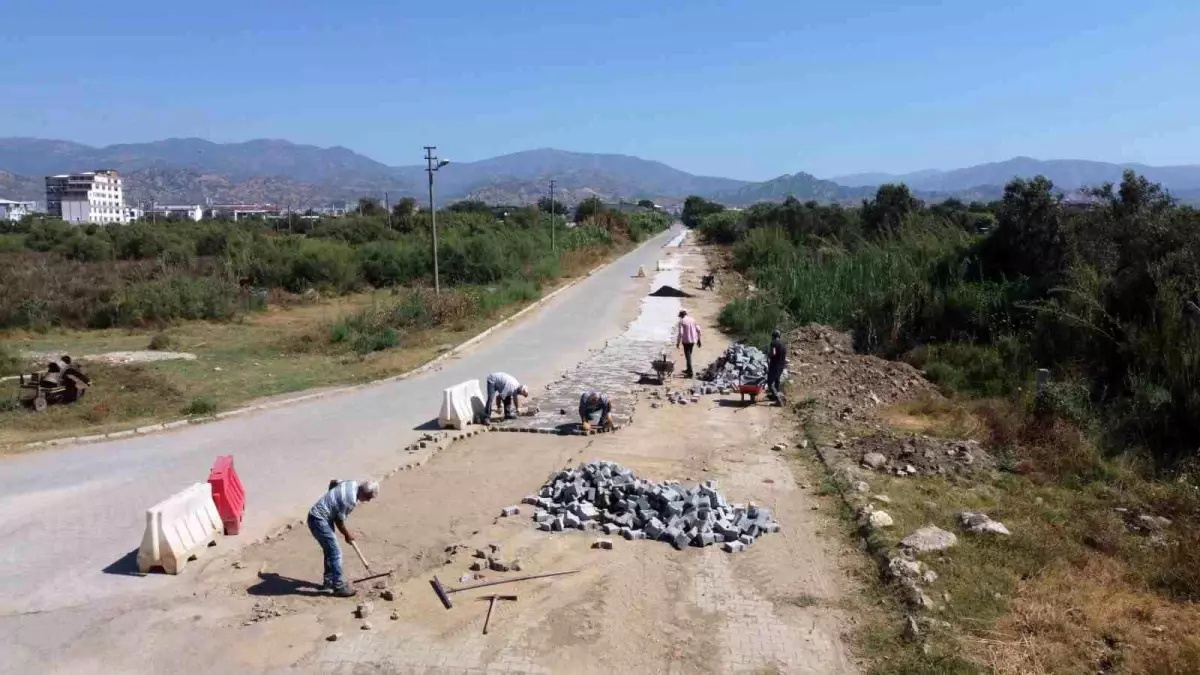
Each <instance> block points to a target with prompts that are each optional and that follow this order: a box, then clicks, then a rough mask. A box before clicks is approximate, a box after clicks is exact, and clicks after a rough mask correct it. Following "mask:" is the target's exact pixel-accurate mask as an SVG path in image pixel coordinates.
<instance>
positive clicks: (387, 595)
mask: <svg viewBox="0 0 1200 675" xmlns="http://www.w3.org/2000/svg"><path fill="white" fill-rule="evenodd" d="M379 597H381V598H383V599H384V600H387V601H388V602H391V601H393V600H395V599H396V593H395V591H393V590H392V589H390V588H389V589H387V590H385V591H384V592H382V593H380V594H379Z"/></svg>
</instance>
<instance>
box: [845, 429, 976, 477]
mask: <svg viewBox="0 0 1200 675" xmlns="http://www.w3.org/2000/svg"><path fill="white" fill-rule="evenodd" d="M835 445H836V444H835ZM834 450H835V451H836V450H838V449H837V448H834ZM841 451H842V452H845V453H846V455H847V456H848V458H849V459H852V460H854V459H857V460H858V463H859V465H860V466H862V467H863V468H865V469H870V470H872V471H880V472H883V473H889V474H893V475H896V476H913V475H922V476H944V475H947V474H958V475H963V476H967V475H972V474H975V473H979V472H987V471H990V470H991V469H992V468H993V466H994V464H995V463H994V461H993V460H992V457H991V456H990V455H989V454H988V453H987V452H986V451H984V449H983V447H982V446H981V445H980V444H979V442H978V441H973V440H960V441H950V440H942V439H937V438H930V437H929V436H925V435H922V434H911V435H909V436H907V437H897V436H895V435H893V434H890V433H887V432H878V433H875V434H872V435H870V436H864V437H862V438H858V439H855V440H854V442H853V443H852V444H849V447H846V444H843V447H842V448H841Z"/></svg>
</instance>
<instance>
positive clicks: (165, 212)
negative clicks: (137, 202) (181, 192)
mask: <svg viewBox="0 0 1200 675" xmlns="http://www.w3.org/2000/svg"><path fill="white" fill-rule="evenodd" d="M146 214H148V215H155V216H160V217H162V218H168V217H170V216H179V217H183V218H188V219H191V220H195V221H200V220H203V219H204V207H203V206H200V205H199V204H195V205H193V206H155V207H153V208H150V209H147V210H146Z"/></svg>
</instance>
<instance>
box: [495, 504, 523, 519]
mask: <svg viewBox="0 0 1200 675" xmlns="http://www.w3.org/2000/svg"><path fill="white" fill-rule="evenodd" d="M520 513H521V507H519V506H506V507H504V509H503V510H501V511H500V516H501V517H503V518H507V517H509V516H516V515H519V514H520Z"/></svg>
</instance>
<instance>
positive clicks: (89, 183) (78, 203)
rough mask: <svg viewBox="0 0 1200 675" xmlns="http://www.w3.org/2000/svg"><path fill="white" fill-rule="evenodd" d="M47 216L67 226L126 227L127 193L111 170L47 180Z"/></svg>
mask: <svg viewBox="0 0 1200 675" xmlns="http://www.w3.org/2000/svg"><path fill="white" fill-rule="evenodd" d="M46 212H47V213H49V214H50V216H51V217H54V218H61V219H63V220H65V221H67V222H68V223H100V224H107V223H127V222H129V213H128V212H127V211H126V209H125V190H124V188H122V186H121V177H120V176H119V175H118V174H117V172H116V171H113V170H111V169H97V170H96V171H88V172H86V173H66V174H61V175H58V176H46Z"/></svg>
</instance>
